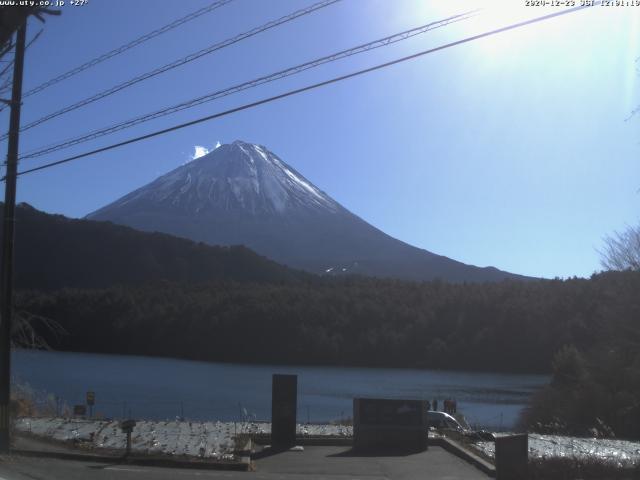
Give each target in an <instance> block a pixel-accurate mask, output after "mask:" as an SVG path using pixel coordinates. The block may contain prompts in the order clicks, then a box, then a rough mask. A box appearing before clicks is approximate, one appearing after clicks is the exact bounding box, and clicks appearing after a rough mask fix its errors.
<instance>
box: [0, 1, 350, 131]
mask: <svg viewBox="0 0 640 480" xmlns="http://www.w3.org/2000/svg"><path fill="white" fill-rule="evenodd" d="M226 1H230V0H226ZM339 1H341V0H322V1H321V2H318V3H315V4H313V5H311V6H309V7H306V8H303V9H301V10H297V11H295V12H293V13H290V14H288V15H285V16H283V17H280V18H278V19H276V20H272V21H270V22H267V23H265V24H264V25H261V26H259V27H255V28H252V29H251V30H248V31H246V32H244V33H241V34H238V35H236V36H234V37H231V38H228V39H226V40H223V41H222V42H218V43H216V44H214V45H211V46H209V47H207V48H204V49H202V50H199V51H197V52H195V53H191V54H189V55H187V56H186V57H182V58H180V59H178V60H175V61H173V62H171V63H167V64H166V65H163V66H161V67H158V68H156V69H154V70H151V71H149V72H146V73H143V74H142V75H138V76H137V77H134V78H132V79H130V80H127V81H126V82H122V83H120V84H118V85H115V86H114V87H111V88H109V89H107V90H104V91H102V92H99V93H97V94H95V95H92V96H91V97H88V98H85V99H83V100H80V101H79V102H76V103H74V104H71V105H69V106H66V107H64V108H62V109H60V110H57V111H55V112H52V113H50V114H48V115H45V116H44V117H41V118H39V119H37V120H34V121H33V122H31V123H28V124H26V125H25V126H23V127H22V128H21V129H20V131H21V132H22V131H25V130H29V129H31V128H33V127H35V126H37V125H40V124H42V123H44V122H47V121H49V120H51V119H53V118H56V117H59V116H60V115H64V114H65V113H69V112H71V111H73V110H76V109H78V108H81V107H84V106H86V105H89V104H90V103H93V102H96V101H98V100H101V99H103V98H105V97H108V96H110V95H113V94H114V93H117V92H119V91H121V90H124V89H125V88H128V87H131V86H132V85H135V84H137V83H140V82H142V81H144V80H148V79H150V78H153V77H155V76H157V75H160V74H161V73H164V72H168V71H169V70H173V69H174V68H177V67H180V66H182V65H185V64H187V63H189V62H193V61H194V60H197V59H198V58H200V57H203V56H205V55H209V54H211V53H213V52H215V51H217V50H221V49H223V48H226V47H228V46H230V45H233V44H235V43H238V42H240V41H242V40H245V39H247V38H249V37H253V36H254V35H257V34H259V33H261V32H264V31H266V30H269V29H271V28H274V27H277V26H279V25H282V24H284V23H287V22H290V21H292V20H295V19H297V18H299V17H302V16H304V15H308V14H310V13H313V12H315V11H316V10H320V9H321V8H325V7H328V6H329V5H332V4H334V3H337V2H339ZM4 138H6V137H5V136H2V137H0V140H3V139H4Z"/></svg>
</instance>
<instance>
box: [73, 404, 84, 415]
mask: <svg viewBox="0 0 640 480" xmlns="http://www.w3.org/2000/svg"><path fill="white" fill-rule="evenodd" d="M73 414H74V415H75V416H77V417H81V416H84V415H86V414H87V407H86V405H74V406H73Z"/></svg>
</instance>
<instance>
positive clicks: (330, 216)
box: [87, 141, 519, 281]
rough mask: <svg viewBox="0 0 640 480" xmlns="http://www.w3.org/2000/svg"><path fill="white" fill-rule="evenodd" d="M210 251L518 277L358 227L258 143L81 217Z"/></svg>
mask: <svg viewBox="0 0 640 480" xmlns="http://www.w3.org/2000/svg"><path fill="white" fill-rule="evenodd" d="M87 218H89V219H91V220H109V221H112V222H114V223H119V224H124V225H128V226H131V227H134V228H137V229H140V230H146V231H160V232H165V233H170V234H173V235H177V236H181V237H186V238H190V239H192V240H196V241H202V242H206V243H209V244H214V245H218V244H220V245H237V244H244V245H246V246H248V247H249V248H252V249H253V250H255V251H256V252H258V253H260V254H262V255H265V256H267V257H269V258H271V259H273V260H276V261H278V262H282V263H284V264H287V265H290V266H292V267H297V268H303V269H306V270H309V271H312V272H316V273H323V274H336V273H359V274H365V275H376V276H385V277H387V276H388V277H397V278H405V279H412V280H428V279H433V278H442V279H443V280H449V281H496V280H501V279H504V278H518V277H519V276H517V275H513V274H510V273H507V272H502V271H500V270H497V269H495V268H492V267H488V268H479V267H474V266H471V265H466V264H463V263H460V262H456V261H454V260H451V259H449V258H446V257H442V256H439V255H435V254H433V253H431V252H428V251H426V250H422V249H418V248H416V247H413V246H411V245H408V244H406V243H404V242H401V241H399V240H397V239H394V238H392V237H390V236H388V235H387V234H385V233H384V232H382V231H380V230H378V229H377V228H375V227H373V226H372V225H370V224H368V223H367V222H365V221H364V220H362V219H361V218H359V217H357V216H356V215H354V214H352V213H351V212H349V211H348V210H347V209H345V208H344V207H342V206H341V205H340V204H339V203H337V202H336V201H335V200H333V199H332V198H331V197H329V196H328V195H327V194H326V193H324V192H323V191H322V190H320V189H319V188H317V187H316V186H315V185H313V183H311V182H310V181H309V180H307V179H306V178H305V177H304V176H303V175H302V174H300V173H299V172H297V171H296V170H295V169H294V168H292V167H291V166H289V165H288V164H286V163H285V162H284V161H283V160H282V159H280V158H279V157H278V156H277V155H275V154H273V153H272V152H270V151H269V150H267V149H266V148H265V147H263V146H260V145H254V144H250V143H246V142H242V141H235V142H233V143H231V144H226V145H221V146H220V147H218V148H217V149H215V150H214V151H212V152H210V153H209V154H207V155H205V156H203V157H200V158H198V159H196V160H193V161H191V162H189V163H188V164H186V165H183V166H181V167H178V168H176V169H175V170H173V171H171V172H169V173H167V174H166V175H163V176H161V177H159V178H157V179H156V180H154V181H153V182H151V183H149V184H148V185H145V186H143V187H141V188H139V189H137V190H135V191H133V192H131V193H129V194H128V195H125V196H124V197H122V198H120V199H119V200H116V201H115V202H113V203H111V204H109V205H107V206H105V207H103V208H101V209H99V210H97V211H95V212H93V213H91V214H89V215H88V217H87Z"/></svg>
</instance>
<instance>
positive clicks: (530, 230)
mask: <svg viewBox="0 0 640 480" xmlns="http://www.w3.org/2000/svg"><path fill="white" fill-rule="evenodd" d="M209 3H210V1H206V0H203V1H200V0H185V1H182V2H157V1H156V2H151V1H143V0H140V1H136V2H131V1H125V0H109V1H104V0H102V1H98V0H89V3H88V4H87V5H85V6H83V7H72V6H70V5H65V6H64V7H63V8H62V11H63V14H62V16H61V17H54V18H49V19H48V20H47V23H46V25H45V26H44V32H43V34H42V36H41V37H40V38H39V39H38V41H37V42H36V43H34V44H33V46H32V47H31V48H30V49H29V51H28V52H27V58H26V66H25V82H24V83H25V89H27V90H28V89H30V88H32V87H34V86H36V85H38V84H40V83H41V82H43V81H46V80H48V79H49V78H51V77H53V76H55V75H57V74H60V73H63V72H64V71H66V70H68V69H69V68H72V67H75V66H77V65H78V64H80V63H82V62H84V61H86V60H89V59H91V58H93V57H95V56H97V55H99V54H102V53H104V52H106V51H108V50H110V49H112V48H114V47H116V46H118V45H120V44H123V43H126V42H127V41H129V40H131V39H133V38H135V37H137V36H139V35H141V34H144V33H146V32H148V31H150V30H153V29H155V28H158V27H160V26H162V25H164V24H166V23H168V22H170V21H171V20H173V19H175V18H178V17H180V16H183V15H185V14H187V13H190V12H191V11H194V10H196V9H198V8H200V7H202V6H205V5H207V4H209ZM311 3H313V1H304V2H303V1H301V0H235V1H233V2H231V3H230V4H229V5H226V6H224V7H222V8H220V9H218V10H216V11H214V12H212V13H209V14H206V15H204V16H202V17H200V18H198V19H197V20H195V21H193V22H190V23H188V24H186V25H184V26H182V27H179V28H177V29H175V30H173V31H171V32H169V33H167V34H165V35H162V36H160V37H158V38H156V39H154V40H151V41H150V42H148V43H146V44H144V45H143V46H140V47H138V48H135V49H132V50H131V51H129V52H127V53H125V54H123V55H120V56H118V57H116V58H114V59H111V60H109V61H107V62H104V63H103V64H101V65H99V66H97V67H95V68H92V69H90V70H87V71H86V72H83V73H81V74H79V75H77V76H76V77H74V78H72V79H69V80H67V81H65V82H63V83H61V84H58V85H57V86H54V87H52V88H49V89H47V90H45V91H43V92H41V93H39V94H37V95H33V96H31V97H29V98H26V99H25V101H24V107H23V114H22V119H23V123H26V122H29V121H32V120H34V119H36V118H39V117H40V116H42V115H45V114H47V113H50V112H52V111H54V110H57V109H59V108H62V107H64V106H66V105H67V104H69V103H72V102H75V101H77V100H80V99H82V98H84V97H87V96H89V95H92V94H94V93H96V92H99V91H101V90H103V89H105V88H108V87H110V86H112V85H114V84H116V83H118V82H121V81H124V80H127V79H129V78H131V77H133V76H135V75H138V74H141V73H144V72H146V71H148V70H151V69H153V68H156V67H158V66H160V65H162V64H165V63H168V62H169V61H172V60H174V59H177V58H179V57H181V56H184V55H186V54H189V53H191V52H193V51H196V50H199V49H201V48H204V47H206V46H208V45H211V44H213V43H215V42H217V41H220V40H223V39H225V38H228V37H230V36H233V35H235V34H237V33H239V32H242V31H245V30H248V29H250V28H253V27H255V26H258V25H260V24H262V23H265V22H266V21H268V20H270V19H274V18H277V17H279V16H282V15H285V14H287V13H289V12H291V11H293V10H296V9H299V8H302V7H304V6H307V5H310V4H311ZM523 3H524V2H519V1H518V2H516V0H504V1H496V0H494V1H484V2H483V1H480V0H478V1H476V2H472V1H470V0H459V1H446V2H445V1H444V0H439V1H434V0H424V1H420V0H394V1H387V0H343V1H342V2H339V3H337V4H335V5H332V6H330V7H327V8H325V9H322V10H320V11H318V12H316V13H314V14H312V15H309V16H306V17H304V18H300V19H298V20H295V21H293V22H291V23H288V24H286V25H284V26H281V27H278V28H276V29H273V30H271V31H269V32H265V33H262V34H260V35H258V36H256V37H253V38H252V39H249V40H245V41H243V42H241V43H238V44H236V45H234V46H231V47H228V48H226V49H224V50H222V51H219V52H217V53H214V54H212V55H208V56H206V57H204V58H202V59H199V60H197V61H195V62H193V63H191V64H190V65H188V66H185V67H181V68H179V69H176V70H173V71H172V72H169V73H166V74H164V75H160V76H158V77H156V78H154V79H151V80H149V81H146V82H143V83H141V84H138V85H136V86H134V87H132V88H129V89H127V90H125V91H123V92H120V93H118V94H116V95H113V96H111V97H109V99H105V100H101V101H99V102H96V103H94V104H92V105H90V106H87V107H84V108H82V109H78V110H77V111H75V112H73V113H70V114H67V115H64V116H61V117H59V118H57V119H55V120H52V121H50V122H47V123H46V124H43V125H41V126H39V127H36V128H33V129H32V130H29V131H27V132H24V133H23V135H22V137H21V150H22V151H27V150H30V149H34V148H37V147H39V146H42V145H47V144H49V143H53V142H56V141H59V140H60V139H66V138H69V137H73V136H75V135H78V134H81V133H84V132H86V131H88V130H92V129H95V128H99V127H102V126H106V125H110V124H112V123H115V122H118V121H121V120H126V119H128V118H130V117H133V116H136V115H139V114H143V113H146V112H149V111H152V110H155V109H158V108H160V107H163V106H168V105H171V104H174V103H178V102H180V101H182V100H187V99H189V98H192V97H195V96H198V95H202V94H205V93H208V92H211V91H215V90H217V89H220V88H224V87H227V86H231V85H233V84H236V83H239V82H242V81H245V80H249V79H252V78H255V77H258V76H261V75H264V74H268V73H271V72H274V71H276V70H279V69H282V68H286V67H288V66H292V65H296V64H298V63H302V62H304V61H307V60H311V59H314V58H316V57H320V56H323V55H326V54H329V53H332V52H334V51H338V50H341V49H344V48H348V47H351V46H355V45H357V44H359V43H363V42H367V41H370V40H374V39H377V38H380V37H383V36H386V35H390V34H393V33H396V32H398V31H401V30H405V29H408V28H412V27H415V26H419V25H421V24H425V23H428V22H430V21H434V20H439V19H441V18H444V17H446V16H449V15H451V14H456V13H461V12H463V11H466V10H468V9H470V6H473V7H476V6H480V5H482V6H484V7H486V9H485V10H483V11H482V13H481V14H480V15H478V16H477V17H475V18H474V19H472V20H468V21H465V22H461V23H458V24H456V25H452V26H448V27H445V28H442V29H439V30H437V31H432V32H430V33H426V34H424V35H420V36H417V37H415V38H413V39H410V40H407V41H404V42H400V43H398V44H395V45H392V46H388V47H385V48H382V49H379V50H376V51H373V52H369V53H366V54H362V55H358V56H355V57H351V58H349V59H347V60H342V61H339V62H335V63H333V64H330V65H325V66H322V67H320V68H317V69H314V70H311V71H308V72H305V73H303V74H300V75H297V76H294V77H291V78H289V79H285V80H283V81H278V82H274V83H272V84H270V85H265V86H262V87H259V88H256V89H252V90H249V91H246V92H243V93H241V94H237V95H233V96H229V97H226V98H225V99H222V100H218V101H215V102H212V103H208V104H204V105H202V106H199V107H196V108H193V109H190V110H187V111H183V112H180V113H178V114H175V115H171V116H169V117H165V118H163V119H160V120H155V121H153V122H150V123H147V124H144V125H142V126H138V127H135V128H133V129H130V130H127V131H124V132H120V133H119V134H116V135H112V136H109V137H105V138H103V139H101V140H97V141H95V142H92V143H88V144H84V145H82V146H78V147H75V148H72V149H69V150H65V151H63V152H58V153H55V154H52V155H50V156H48V157H41V158H39V159H37V160H26V161H25V162H24V164H23V165H22V167H23V168H27V167H28V166H36V165H38V164H40V163H44V162H46V161H52V160H57V159H60V158H63V157H65V156H67V155H70V154H73V153H80V152H83V151H85V150H87V149H89V148H95V147H99V146H102V145H106V144H109V143H112V142H114V141H118V140H123V139H126V138H129V137H130V136H134V135H139V134H143V133H147V132H150V131H153V130H156V129H159V128H163V127H166V126H170V125H173V124H176V123H180V122H183V121H187V120H190V119H193V118H196V117H199V116H204V115H207V114H211V113H214V112H217V111H221V110H224V109H227V108H231V107H234V106H237V105H240V104H242V103H246V102H250V101H255V100H257V99H260V98H263V97H267V96H270V95H274V94H277V93H281V92H284V91H286V90H288V89H292V88H296V87H300V86H303V85H306V84H308V83H313V82H316V81H320V80H323V79H326V78H330V77H332V76H336V75H340V74H344V73H347V72H350V71H353V70H356V69H359V68H364V67H368V66H371V65H374V64H377V63H380V62H383V61H387V60H390V59H393V58H397V57H401V56H404V55H409V54H412V53H415V52H418V51H421V50H424V49H427V48H431V47H435V46H438V45H440V44H443V43H447V42H451V41H454V40H457V39H460V38H463V37H466V36H469V35H472V34H474V33H478V32H481V31H484V30H487V29H490V28H492V27H495V26H500V25H503V24H506V23H509V22H510V21H512V20H514V19H520V18H530V17H535V16H539V15H543V14H546V13H552V12H554V11H557V9H554V8H552V7H545V8H542V7H538V8H533V7H529V8H526V7H524V6H522V4H523ZM639 26H640V7H635V8H634V7H595V8H592V9H588V10H587V11H582V12H578V13H574V14H571V15H568V16H564V17H562V18H556V19H553V20H550V21H548V22H545V23H544V24H538V25H532V26H529V27H525V28H523V29H520V30H518V31H512V32H508V33H504V34H501V35H498V36H496V37H493V38H488V39H483V40H479V41H477V42H473V43H471V44H465V45H462V46H458V47H454V48H451V49H448V50H445V51H441V52H437V53H434V54H431V55H427V56H425V57H422V58H420V59H417V60H413V61H411V62H406V63H403V64H400V65H396V66H393V67H390V68H388V69H385V70H382V71H378V72H374V73H371V74H369V75H366V76H363V77H359V78H356V79H351V80H348V81H345V82H342V83H340V84H335V85H331V86H328V87H325V88H323V89H320V90H315V91H313V92H309V93H305V94H302V95H299V96H296V97H290V98H287V99H285V100H282V101H279V102H276V103H271V104H269V105H264V106H261V107H258V108H255V109H252V110H248V111H245V112H242V113H239V114H235V115H232V116H228V117H224V118H222V119H219V120H214V121H212V122H208V123H205V124H200V125H198V126H194V127H191V128H188V129H185V130H181V131H178V132H174V133H171V134H169V135H165V136H162V137H159V138H155V139H153V140H149V141H146V142H143V143H139V144H136V145H131V146H127V147H124V148H121V149H117V150H113V151H111V152H108V153H104V154H99V155H96V156H94V157H91V158H87V159H83V160H80V161H77V162H74V163H70V164H67V165H65V166H61V167H58V168H52V169H48V170H45V171H42V172H38V173H34V174H30V175H25V176H23V177H21V178H20V179H19V183H18V200H19V201H24V202H28V203H31V204H32V205H34V206H35V207H37V208H39V209H42V210H45V211H47V212H55V213H62V214H64V215H67V216H71V217H82V216H84V215H86V214H87V213H89V212H91V211H93V210H95V209H97V208H99V207H101V206H103V205H105V204H107V203H109V202H111V201H113V200H115V199H116V198H118V197H120V196H121V195H124V194H126V193H128V192H129V191H131V190H133V189H135V188H137V187H139V186H142V185H143V184H145V183H147V182H149V181H151V180H153V179H154V178H155V177H157V176H158V175H160V174H162V173H165V172H167V171H169V170H171V169H173V168H175V167H177V166H179V165H181V164H183V163H184V162H186V161H188V159H189V156H190V155H191V154H193V151H194V147H195V146H196V145H202V146H206V147H209V148H211V147H213V146H215V144H216V143H217V142H218V141H220V142H223V143H227V142H231V141H233V140H235V139H243V140H245V141H249V142H254V143H259V144H262V145H265V146H267V147H268V148H269V149H270V150H272V151H273V152H275V153H276V154H278V155H279V156H280V157H281V158H282V159H283V160H285V161H286V162H288V163H290V164H291V165H292V166H294V167H295V168H296V169H297V170H298V171H300V172H301V173H303V174H304V175H305V176H306V177H307V178H308V179H310V180H311V181H313V182H314V183H315V184H316V185H317V186H318V187H320V188H321V189H323V190H324V191H326V192H327V193H328V194H330V195H331V196H332V197H333V198H335V199H336V200H337V201H339V202H340V203H342V204H343V205H344V206H345V207H347V208H348V209H350V210H351V211H352V212H354V213H356V214H357V215H359V216H361V217H362V218H364V219H365V220H367V221H368V222H370V223H371V224H373V225H375V226H376V227H378V228H380V229H382V230H383V231H385V232H387V233H389V234H390V235H392V236H394V237H397V238H399V239H401V240H404V241H406V242H408V243H411V244H413V245H416V246H418V247H421V248H425V249H427V250H430V251H433V252H435V253H438V254H442V255H446V256H448V257H451V258H455V259H457V260H460V261H463V262H466V263H471V264H475V265H479V266H486V265H493V266H496V267H498V268H500V269H503V270H508V271H512V272H516V273H521V274H525V275H535V276H543V277H555V276H559V277H569V276H574V275H577V276H588V275H590V274H591V273H592V272H594V271H597V270H599V269H600V266H599V257H598V253H597V249H598V248H599V247H600V246H601V245H602V238H603V237H604V236H605V235H607V234H609V233H612V232H613V231H614V230H620V229H624V227H625V225H629V224H634V223H636V222H638V220H639V218H640V215H639V212H640V209H639V200H640V198H639V195H640V194H639V190H638V189H639V188H640V166H639V163H638V157H639V154H640V132H639V131H638V122H639V121H640V119H637V118H632V119H631V120H629V121H625V119H626V118H627V117H628V116H629V114H630V112H631V110H632V109H633V108H634V107H635V106H636V105H637V104H638V103H640V101H639V100H640V99H639V95H638V75H639V74H638V71H637V67H638V64H637V63H636V59H637V57H639V56H640V51H639V49H638V47H639V46H638V41H639V38H640V37H639V33H640V32H639V31H638V28H639ZM40 28H41V25H40V24H39V23H38V22H37V21H35V20H33V21H31V22H30V24H29V36H30V37H31V36H32V35H33V34H35V32H37V31H38V30H39V29H40ZM1 115H3V118H2V120H1V121H2V122H3V124H2V128H5V129H6V125H7V124H8V115H7V112H6V111H5V112H3V113H2V114H1ZM0 148H6V144H4V143H3V145H2V146H1V147H0Z"/></svg>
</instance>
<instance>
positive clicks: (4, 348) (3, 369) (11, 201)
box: [0, 18, 27, 453]
mask: <svg viewBox="0 0 640 480" xmlns="http://www.w3.org/2000/svg"><path fill="white" fill-rule="evenodd" d="M26 36H27V21H26V18H25V21H24V23H23V24H22V25H21V26H20V27H19V28H18V31H17V33H16V51H15V59H14V65H13V89H12V91H11V116H10V122H9V138H8V140H9V145H8V148H7V164H6V167H7V169H6V174H5V179H6V183H5V190H4V216H3V223H2V225H3V231H2V265H1V268H2V271H1V273H0V311H1V315H2V316H1V317H0V453H8V452H9V450H10V448H11V436H10V428H11V426H10V421H9V420H10V419H9V416H10V410H9V409H10V394H11V320H12V318H11V317H12V313H13V237H14V235H13V231H14V225H15V218H14V215H15V207H16V181H17V173H18V140H19V135H20V106H21V105H20V104H21V102H22V70H23V66H24V49H25V38H26Z"/></svg>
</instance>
